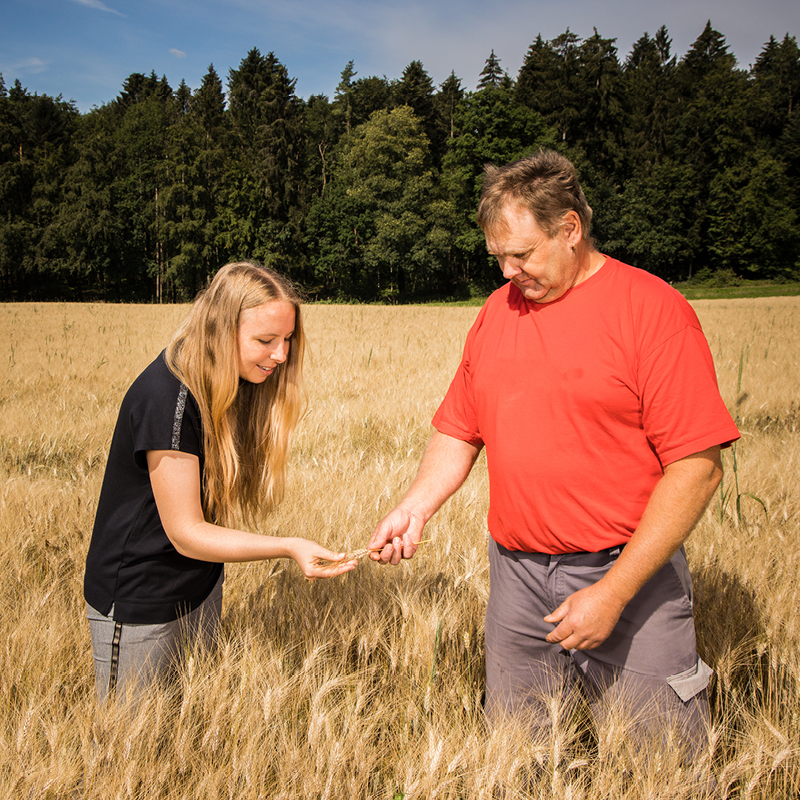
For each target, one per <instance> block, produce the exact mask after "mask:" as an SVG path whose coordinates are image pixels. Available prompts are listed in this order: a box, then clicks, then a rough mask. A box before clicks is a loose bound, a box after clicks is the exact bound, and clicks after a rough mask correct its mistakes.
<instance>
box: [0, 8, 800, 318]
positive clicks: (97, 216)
mask: <svg viewBox="0 0 800 800" xmlns="http://www.w3.org/2000/svg"><path fill="white" fill-rule="evenodd" d="M671 49H672V42H671V40H670V37H669V33H668V31H667V29H666V28H665V27H661V28H660V29H658V30H657V31H656V33H655V35H653V36H651V35H650V34H648V33H644V34H643V35H642V36H641V37H640V38H639V39H638V40H637V41H636V42H635V44H634V45H633V47H632V49H631V51H630V53H628V54H627V55H626V57H625V58H624V60H623V61H622V63H620V60H619V59H618V54H617V48H616V42H615V40H614V39H613V38H605V37H603V36H601V35H600V34H599V33H598V31H597V30H596V29H595V30H594V33H593V34H592V35H591V36H589V37H587V38H585V39H581V38H580V37H578V36H577V35H576V34H574V33H573V32H572V31H570V30H569V29H567V30H566V31H565V32H564V33H563V34H561V35H559V36H556V37H555V38H553V39H551V40H549V41H547V40H544V39H543V38H542V37H541V35H539V36H537V37H536V38H535V39H534V41H533V42H532V43H531V45H530V47H529V48H528V50H527V52H526V54H525V58H524V63H523V65H522V67H521V69H520V71H519V74H518V75H517V76H516V80H512V79H511V78H510V77H509V76H508V74H507V73H506V71H505V70H504V69H503V68H502V66H501V64H500V61H499V59H498V58H497V56H496V55H495V53H494V51H491V53H490V55H489V58H488V59H487V60H486V63H485V65H484V69H483V71H482V72H481V75H480V78H479V82H478V86H477V87H476V88H475V89H474V90H472V91H471V90H469V89H468V88H465V87H464V86H462V83H461V81H460V80H459V79H458V78H457V77H456V75H455V74H453V73H451V75H450V76H449V77H448V78H447V79H446V80H445V81H444V82H443V83H442V84H441V85H440V86H439V87H438V89H437V88H436V87H435V86H434V84H433V81H432V80H431V78H430V76H429V75H428V73H427V72H426V70H425V68H424V66H423V64H422V63H421V62H420V61H411V62H410V63H409V64H408V66H407V67H406V68H405V69H404V70H403V73H402V75H401V76H400V77H399V78H397V79H389V78H387V77H386V76H383V77H379V76H374V75H372V76H359V75H358V73H357V72H356V70H355V65H354V62H352V61H350V62H348V63H347V64H346V65H345V68H344V69H343V70H342V73H341V76H340V81H339V84H338V86H337V88H336V91H335V94H334V96H333V98H332V99H329V98H327V97H325V96H322V95H315V96H312V97H309V98H308V99H307V100H306V101H303V100H301V99H300V98H298V97H297V96H296V94H295V81H294V79H293V78H291V76H290V75H289V74H288V71H287V69H286V67H285V66H284V65H283V64H281V63H280V61H279V60H278V59H277V57H276V56H275V54H274V53H268V54H267V55H262V54H261V52H260V51H259V50H258V49H255V48H254V49H252V50H250V51H249V52H248V53H247V54H246V56H245V57H244V58H243V59H242V61H241V63H240V64H239V66H238V67H236V68H235V69H231V70H230V71H229V74H228V82H227V95H226V92H225V91H224V90H223V83H222V81H221V80H220V77H219V75H218V74H217V72H216V70H215V69H214V67H213V65H211V66H209V68H208V72H207V74H206V75H205V76H204V77H203V79H202V82H201V85H200V86H199V87H198V88H197V89H196V90H195V91H192V90H191V89H190V87H188V86H187V85H186V84H185V82H183V81H181V83H180V84H179V85H178V87H177V88H176V89H174V90H173V89H172V87H170V85H169V84H168V82H167V80H166V78H164V77H160V78H159V77H158V76H157V75H156V74H155V73H153V72H151V73H150V74H146V73H133V74H132V75H130V76H129V77H128V78H127V79H126V80H125V81H124V83H123V85H122V87H121V90H120V92H119V95H118V96H117V97H116V98H115V99H113V100H111V101H110V102H109V103H107V104H105V105H103V106H101V107H99V108H94V109H92V111H90V112H88V113H86V114H79V113H78V112H77V110H76V109H75V107H74V106H73V105H72V104H71V103H65V102H64V101H63V100H62V99H61V98H60V97H56V98H52V97H48V96H44V95H43V96H38V95H35V94H34V95H31V94H29V93H28V91H27V90H26V89H25V88H23V87H22V85H21V84H20V83H19V81H15V82H14V84H13V85H12V86H8V87H7V86H6V83H5V82H4V81H3V79H2V75H0V295H1V296H2V298H3V299H33V298H36V299H50V298H52V299H55V298H60V299H78V300H80V299H103V300H109V301H120V300H150V301H161V300H163V301H170V300H183V299H189V298H191V297H192V296H193V295H194V294H195V293H196V292H197V291H198V290H199V289H200V288H202V286H203V285H204V284H205V283H206V281H207V279H208V277H209V276H210V275H211V274H213V272H214V271H215V270H216V269H217V268H218V267H219V265H221V264H223V263H225V262H226V261H230V260H233V259H239V258H255V259H258V260H261V261H264V262H266V263H269V264H272V265H275V266H277V267H278V268H279V269H282V270H283V271H285V272H287V273H289V274H290V275H291V276H292V277H293V278H295V279H296V280H297V281H298V282H299V283H300V284H301V285H302V286H304V287H305V288H306V289H307V290H308V292H309V293H310V294H311V295H312V296H315V297H320V298H340V299H346V298H356V299H364V300H375V299H383V300H388V301H392V302H394V301H403V300H406V299H413V298H415V297H423V296H428V295H431V294H439V295H443V294H446V295H459V294H462V295H463V294H465V293H467V292H471V291H473V290H475V289H485V288H491V287H492V286H494V285H497V283H498V282H499V281H500V280H501V277H500V275H499V272H498V270H497V268H496V266H495V265H494V264H492V263H489V261H488V259H487V257H486V254H485V245H484V241H483V236H482V234H481V232H480V231H479V230H478V229H477V227H476V225H475V222H474V215H475V207H476V204H477V200H478V195H479V192H480V187H481V183H482V176H483V168H484V164H486V163H488V162H492V163H496V164H501V163H506V162H508V161H510V160H513V159H516V158H519V157H520V156H523V155H525V154H526V153H528V152H531V151H533V150H535V149H537V148H538V147H541V146H545V147H556V148H557V149H559V150H561V151H562V152H564V153H565V154H566V155H568V156H569V157H570V158H572V159H573V160H574V161H575V163H576V164H577V166H578V168H579V171H580V174H581V179H582V181H583V185H584V188H585V190H586V194H587V197H588V198H589V201H590V203H591V205H592V206H593V208H594V212H595V213H594V220H593V232H594V234H595V236H596V238H597V240H598V244H599V246H600V247H601V248H602V249H603V250H604V251H605V252H607V253H609V254H611V255H614V256H617V257H620V258H622V259H624V260H627V261H629V262H631V263H634V264H635V265H637V266H639V267H642V268H644V269H648V270H650V271H652V272H655V273H657V274H659V275H661V276H663V277H665V278H667V279H669V280H674V279H680V278H687V277H691V276H693V275H697V274H698V273H701V274H702V275H704V276H710V277H712V278H714V276H715V275H716V276H717V277H718V278H719V279H720V280H722V279H723V278H724V279H725V280H729V279H735V278H736V276H740V277H748V278H757V277H761V278H768V279H771V280H796V279H798V278H800V235H798V229H799V227H800V189H798V186H800V115H798V103H800V48H798V45H797V41H796V39H795V37H794V36H792V35H790V34H789V33H786V34H785V35H783V36H782V38H776V37H770V38H769V40H768V41H767V42H766V43H765V44H764V47H763V49H762V51H761V53H760V54H759V57H758V58H757V60H756V63H755V64H754V65H753V66H752V67H751V68H750V69H749V70H743V69H740V68H738V66H737V64H736V61H735V59H734V57H733V55H732V54H731V53H730V52H729V50H728V46H727V44H726V41H725V37H724V36H723V35H722V33H720V32H719V31H717V30H715V29H714V28H713V26H712V25H711V22H710V21H709V22H708V23H707V24H706V25H705V27H704V29H703V30H702V32H701V33H700V35H699V36H698V38H697V40H696V41H695V42H694V43H693V44H692V46H691V48H689V50H688V51H687V52H686V53H685V54H684V55H683V57H679V56H678V55H675V54H673V53H672V52H671Z"/></svg>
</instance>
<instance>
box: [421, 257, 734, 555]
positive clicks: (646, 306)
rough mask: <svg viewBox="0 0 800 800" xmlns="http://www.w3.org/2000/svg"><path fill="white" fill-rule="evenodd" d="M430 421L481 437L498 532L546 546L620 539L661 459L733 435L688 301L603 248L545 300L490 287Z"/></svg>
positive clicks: (469, 437)
mask: <svg viewBox="0 0 800 800" xmlns="http://www.w3.org/2000/svg"><path fill="white" fill-rule="evenodd" d="M433 425H434V427H435V428H436V429H437V430H439V431H440V432H441V433H444V434H447V435H449V436H453V437H455V438H457V439H461V440H464V441H468V442H471V443H473V444H475V445H478V446H480V445H481V444H483V445H485V447H486V455H487V459H488V467H489V482H490V507H489V531H490V533H491V535H492V537H493V538H494V539H495V541H497V542H499V543H500V544H502V545H503V546H505V547H507V548H509V549H511V550H523V551H528V552H543V553H570V552H582V551H590V552H595V551H598V550H602V549H604V548H607V547H615V546H617V545H620V544H623V543H625V542H627V540H628V539H629V538H630V537H631V535H632V534H633V532H634V531H635V530H636V528H637V526H638V524H639V521H640V519H641V517H642V513H643V512H644V509H645V506H646V505H647V502H648V499H649V498H650V495H651V493H652V491H653V488H654V487H655V485H656V483H657V482H658V480H659V479H660V478H661V476H662V474H663V467H664V466H666V465H668V464H670V463H672V462H674V461H678V460H679V459H681V458H684V457H686V456H689V455H692V454H693V453H698V452H700V451H702V450H705V449H707V448H708V447H711V446H713V445H717V444H721V445H723V446H725V445H728V444H730V443H731V442H732V441H734V440H736V439H738V438H739V432H738V431H737V429H736V426H735V425H734V423H733V420H732V419H731V417H730V414H729V413H728V411H727V409H726V408H725V405H724V404H723V402H722V399H721V398H720V395H719V390H718V388H717V381H716V375H715V372H714V364H713V361H712V358H711V353H710V351H709V348H708V344H707V342H706V339H705V336H704V335H703V332H702V330H701V328H700V323H699V321H698V319H697V315H696V314H695V313H694V311H693V309H692V307H691V306H690V305H689V304H688V303H687V302H686V300H685V299H684V298H683V297H682V296H681V295H680V294H679V293H678V292H677V291H675V290H674V289H672V287H670V286H668V285H667V284H666V283H664V282H663V281H662V280H661V279H660V278H657V277H655V276H654V275H651V274H649V273H647V272H644V271H642V270H639V269H635V268H634V267H630V266H627V265H626V264H622V263H621V262H619V261H616V260H613V259H607V260H606V262H605V264H604V265H603V267H602V268H601V269H600V270H599V271H598V272H597V273H595V274H594V275H592V276H591V277H590V278H588V279H587V280H585V281H584V282H583V283H580V284H578V285H577V286H575V287H574V288H572V289H571V290H570V291H568V292H567V293H566V294H565V295H563V296H562V297H560V298H559V299H557V300H556V301H554V302H552V303H545V304H537V303H533V302H528V301H527V300H525V298H524V297H523V296H522V293H521V292H520V291H519V289H517V287H516V286H514V285H513V284H511V283H509V284H507V285H506V286H504V287H503V288H501V289H498V290H497V291H496V292H494V293H493V294H492V296H491V297H490V298H489V299H488V300H487V302H486V304H485V305H484V307H483V308H482V309H481V312H480V314H479V315H478V318H477V320H476V321H475V323H474V325H473V326H472V329H471V330H470V332H469V335H468V336H467V342H466V346H465V348H464V356H463V358H462V361H461V365H460V367H459V369H458V371H457V373H456V376H455V378H454V379H453V382H452V384H451V385H450V388H449V390H448V392H447V395H446V396H445V398H444V400H443V401H442V404H441V406H440V407H439V409H438V411H437V412H436V415H435V416H434V419H433Z"/></svg>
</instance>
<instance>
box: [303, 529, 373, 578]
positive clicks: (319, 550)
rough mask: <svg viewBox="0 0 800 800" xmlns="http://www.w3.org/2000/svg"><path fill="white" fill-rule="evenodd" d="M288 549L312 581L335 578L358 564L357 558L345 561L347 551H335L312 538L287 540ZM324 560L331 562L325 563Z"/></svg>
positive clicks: (304, 573)
mask: <svg viewBox="0 0 800 800" xmlns="http://www.w3.org/2000/svg"><path fill="white" fill-rule="evenodd" d="M287 550H288V551H289V555H291V557H292V558H293V559H294V560H295V561H296V562H297V566H298V567H300V569H301V570H302V571H303V575H305V576H306V578H308V580H310V581H314V580H316V579H317V578H335V577H336V576H337V575H343V574H344V573H345V572H350V570H351V569H354V568H355V567H356V566H358V560H357V559H355V558H353V559H350V560H349V561H345V558H346V556H347V554H346V553H334V552H332V551H331V550H327V549H326V548H324V547H322V546H321V545H319V544H317V543H316V542H312V541H311V540H310V539H300V538H296V539H290V540H287ZM323 561H327V562H330V563H328V564H323V563H322V562H323Z"/></svg>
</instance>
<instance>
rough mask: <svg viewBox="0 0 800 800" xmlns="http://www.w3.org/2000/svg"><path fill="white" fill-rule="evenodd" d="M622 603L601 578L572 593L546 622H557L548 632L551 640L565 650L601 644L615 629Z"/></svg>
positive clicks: (584, 648) (588, 647) (622, 607)
mask: <svg viewBox="0 0 800 800" xmlns="http://www.w3.org/2000/svg"><path fill="white" fill-rule="evenodd" d="M624 608H625V603H623V602H621V601H620V600H619V599H618V598H616V597H614V595H613V594H612V593H611V592H609V591H608V590H607V589H606V587H605V586H603V582H602V581H599V582H598V583H595V584H594V585H593V586H587V587H586V588H585V589H580V590H578V591H577V592H574V593H573V594H571V595H570V596H569V597H568V598H567V599H566V600H565V601H564V602H563V603H562V604H561V605H560V606H559V607H558V608H557V609H556V610H555V611H553V613H552V614H548V615H547V616H546V617H545V618H544V621H545V622H552V623H553V624H557V627H556V628H555V629H554V630H552V631H551V632H550V633H549V634H548V635H547V641H548V642H550V643H551V644H560V645H561V646H562V647H563V648H564V649H565V650H591V649H592V648H594V647H597V646H598V645H600V644H602V643H603V642H604V641H605V640H606V639H607V638H608V637H609V635H610V634H611V631H612V630H614V626H615V625H616V624H617V620H618V619H619V617H620V614H622V610H623V609H624Z"/></svg>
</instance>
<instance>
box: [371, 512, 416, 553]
mask: <svg viewBox="0 0 800 800" xmlns="http://www.w3.org/2000/svg"><path fill="white" fill-rule="evenodd" d="M424 526H425V520H424V519H422V517H419V516H417V515H416V514H414V513H413V512H411V511H409V510H408V509H406V508H403V507H402V506H397V508H395V509H393V510H392V511H390V512H389V513H388V514H387V515H386V516H385V517H384V518H383V519H382V520H381V521H380V522H379V523H378V525H377V526H376V528H375V530H374V531H373V532H372V536H371V537H370V540H369V544H368V545H367V547H369V549H370V550H372V551H374V552H372V553H370V554H369V557H370V558H371V559H372V560H373V561H380V562H381V564H394V565H397V564H399V563H400V560H401V559H403V558H411V557H412V556H413V555H414V553H416V552H417V545H418V544H419V542H420V540H421V539H422V529H423V527H424Z"/></svg>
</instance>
